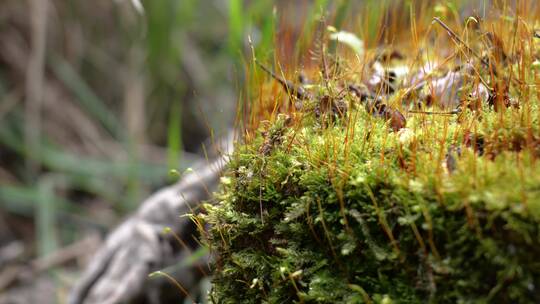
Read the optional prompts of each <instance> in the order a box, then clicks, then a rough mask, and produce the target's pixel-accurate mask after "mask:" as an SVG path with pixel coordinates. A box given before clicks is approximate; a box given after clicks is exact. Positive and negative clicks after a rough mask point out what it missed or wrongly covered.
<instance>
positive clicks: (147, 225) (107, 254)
mask: <svg viewBox="0 0 540 304" xmlns="http://www.w3.org/2000/svg"><path fill="white" fill-rule="evenodd" d="M231 149H232V132H231V135H230V136H229V138H228V139H227V140H226V141H225V144H224V145H223V150H222V151H221V153H220V154H221V156H218V157H216V158H215V159H214V160H213V161H210V162H205V163H204V164H199V165H198V166H195V168H194V170H193V172H191V173H189V174H187V175H185V176H184V177H183V178H182V179H181V180H180V181H179V182H178V183H176V184H174V185H172V186H169V187H166V188H164V189H162V190H160V191H158V192H157V193H155V194H154V195H152V196H150V197H149V198H148V199H147V200H146V201H144V202H143V203H142V205H141V206H140V208H139V209H138V210H137V212H135V213H134V214H133V215H132V216H130V217H129V218H128V219H127V220H126V221H124V222H123V223H122V224H120V226H118V227H117V228H116V229H115V230H114V231H113V232H112V233H111V234H110V235H109V236H108V238H107V240H106V241H105V243H104V245H103V246H102V248H101V249H100V250H99V251H98V253H97V254H96V255H95V257H94V258H93V259H92V261H91V262H90V264H89V266H88V268H87V269H86V271H85V272H84V274H83V276H82V277H81V279H80V280H79V282H77V284H76V286H75V288H74V289H73V290H72V293H71V295H70V298H69V303H70V304H82V303H120V302H122V303H133V302H134V301H140V300H141V298H143V300H142V301H143V302H147V303H148V302H149V303H158V302H161V301H162V299H163V296H164V295H163V294H162V292H161V291H160V285H161V286H163V284H164V283H165V282H166V281H167V280H166V279H165V278H161V279H159V278H158V279H154V278H149V277H148V275H149V274H150V273H152V272H154V271H158V270H162V269H164V268H167V267H169V266H171V265H178V263H179V262H180V261H181V260H182V259H185V258H188V257H189V255H190V253H191V251H193V250H194V249H195V248H196V247H197V246H198V243H197V241H196V240H195V239H194V238H193V235H194V234H195V232H196V229H195V226H194V224H193V222H192V221H191V219H190V218H189V217H186V216H182V215H185V214H187V213H192V212H194V211H195V210H196V209H197V206H198V205H199V204H200V203H201V202H202V201H204V200H208V199H209V198H210V197H211V191H213V189H215V187H216V186H217V184H218V180H219V177H220V173H221V171H222V170H223V168H224V165H225V164H226V163H227V159H228V154H229V153H230V152H231ZM165 228H170V229H171V230H172V231H173V232H175V233H176V234H177V235H178V236H179V237H180V238H182V239H183V242H185V243H186V244H187V247H184V246H179V244H178V242H177V240H175V238H174V237H170V235H171V234H167V235H165V234H164V232H163V231H164V229H165ZM203 268H206V270H204V269H203ZM207 268H208V264H207V263H206V262H204V263H202V265H201V264H198V265H192V266H189V267H185V268H181V269H177V270H176V271H175V273H169V274H170V275H172V276H173V277H174V278H175V279H176V280H177V281H178V283H179V284H180V285H181V286H182V287H183V288H184V289H186V290H187V291H189V290H190V289H192V288H193V287H194V286H196V284H197V283H198V281H199V280H200V279H201V278H202V277H204V276H205V275H206V273H208V269H207ZM201 269H202V270H201ZM170 288H171V286H170V285H169V289H170ZM172 288H173V289H174V288H175V287H172ZM175 296H176V299H177V300H179V299H181V293H180V292H179V291H176V294H175Z"/></svg>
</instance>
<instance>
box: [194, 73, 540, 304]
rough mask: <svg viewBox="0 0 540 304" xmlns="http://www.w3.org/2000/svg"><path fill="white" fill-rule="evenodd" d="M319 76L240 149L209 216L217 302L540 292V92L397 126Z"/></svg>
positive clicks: (521, 298)
mask: <svg viewBox="0 0 540 304" xmlns="http://www.w3.org/2000/svg"><path fill="white" fill-rule="evenodd" d="M484 76H486V75H484ZM486 78H487V77H486ZM314 86H315V87H316V89H318V90H319V91H320V92H319V94H318V96H323V97H316V98H314V99H313V100H311V101H307V102H306V103H305V104H304V107H303V110H302V111H298V112H292V113H289V116H290V118H289V116H286V115H283V114H280V115H277V117H275V119H274V121H273V122H272V123H270V125H269V127H268V128H266V129H265V128H261V130H259V131H260V132H259V133H258V134H260V135H258V136H255V138H253V139H252V140H250V141H249V142H248V143H245V144H243V145H240V146H239V147H238V148H237V149H236V151H235V153H234V155H232V157H231V162H230V165H229V168H228V170H227V172H226V174H225V176H224V178H223V182H222V186H221V190H220V192H219V194H218V196H217V197H218V201H219V202H217V203H216V204H208V205H207V206H206V208H207V210H208V212H207V214H205V215H201V217H200V219H201V220H202V221H204V222H205V223H207V224H209V227H210V230H209V232H208V234H207V239H206V241H207V244H208V246H209V247H210V248H211V250H212V251H213V252H214V253H215V255H216V262H215V268H216V271H215V274H214V279H213V289H212V292H211V298H212V299H213V300H214V301H215V302H217V303H290V302H303V303H425V302H430V303H488V302H489V303H492V302H496V303H538V302H540V291H539V288H540V260H539V259H538V258H537V257H538V256H540V174H539V173H538V172H540V161H539V156H540V121H539V118H540V112H539V107H538V105H539V103H538V100H537V99H535V98H531V97H530V96H529V97H526V98H525V97H522V96H520V95H519V94H517V95H518V96H517V101H518V102H519V103H520V106H519V107H509V108H505V109H500V110H499V111H495V110H494V109H493V108H492V107H489V106H488V105H487V104H484V105H482V106H481V107H480V108H476V109H475V110H474V111H472V110H470V109H468V108H466V109H464V110H463V111H462V112H461V113H460V114H459V115H454V116H446V115H407V124H406V128H405V129H401V130H400V131H392V128H394V126H390V125H391V124H392V122H391V121H385V119H381V118H377V117H374V116H373V115H372V114H371V113H369V112H368V111H367V110H366V108H365V107H364V106H359V105H361V102H360V101H359V100H358V99H357V98H356V97H355V96H353V95H351V94H348V95H346V96H345V97H343V98H342V99H340V100H339V101H340V102H341V104H340V107H341V108H340V109H339V110H338V111H334V110H333V108H332V110H331V111H329V112H326V113H325V112H324V108H325V107H326V108H330V107H329V106H328V102H329V101H328V98H324V96H327V95H331V94H330V92H331V91H332V87H334V91H336V92H337V91H339V86H340V84H339V83H338V82H337V81H336V83H330V84H329V85H322V84H321V85H318V86H317V85H314ZM462 89H463V90H471V88H465V87H464V88H462ZM466 93H467V92H464V95H465V96H466ZM396 96H397V97H399V92H398V93H396V94H394V95H393V96H390V97H389V98H388V100H392V98H394V97H395V98H396V99H399V98H397V97H396ZM335 98H337V97H335ZM323 102H325V103H327V105H322V103H323ZM344 104H346V105H348V106H346V107H345V108H344V107H343V105H344ZM341 109H346V111H342V110H341Z"/></svg>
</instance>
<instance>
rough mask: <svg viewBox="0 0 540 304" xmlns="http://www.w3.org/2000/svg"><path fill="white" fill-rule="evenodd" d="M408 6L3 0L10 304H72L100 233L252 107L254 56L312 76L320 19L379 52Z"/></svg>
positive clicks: (2, 172) (3, 228)
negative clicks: (241, 107)
mask: <svg viewBox="0 0 540 304" xmlns="http://www.w3.org/2000/svg"><path fill="white" fill-rule="evenodd" d="M409 2H411V1H408V2H407V1H382V2H381V1H340V0H336V1H328V0H298V1H289V0H274V1H255V0H252V1H248V0H245V1H242V0H159V1H150V0H147V1H144V0H143V1H139V0H96V1H65V0H2V1H1V2H0V303H3V302H2V301H3V300H2V299H4V301H7V300H5V299H6V298H3V296H2V294H4V296H5V295H7V294H8V293H9V294H11V295H12V296H13V294H15V295H17V294H20V295H21V296H22V295H24V294H25V293H28V292H30V293H36V292H37V293H43V295H44V299H51V303H55V302H62V301H63V300H62V299H65V296H66V293H67V292H68V290H69V288H70V286H71V284H72V283H73V281H74V279H75V278H76V277H77V274H78V273H79V272H80V271H81V267H83V266H84V265H85V263H86V262H87V261H88V259H89V257H90V256H91V253H92V252H94V250H95V249H96V248H97V247H98V246H99V244H100V242H101V240H102V239H103V236H104V235H105V234H106V233H107V232H108V231H110V229H111V228H113V227H114V226H115V225H117V224H118V223H119V222H120V221H121V220H122V218H124V217H125V216H126V215H128V214H129V212H131V211H133V210H134V209H135V208H137V206H138V205H139V203H140V202H141V201H142V200H143V199H144V198H146V197H147V196H148V195H149V194H150V193H152V192H153V191H155V190H156V189H159V188H160V187H162V186H164V185H167V184H168V183H171V182H174V180H175V178H176V177H175V176H171V174H170V173H169V172H170V170H171V169H175V170H177V171H178V172H182V171H183V170H185V169H186V168H188V167H190V165H191V164H193V162H195V161H197V160H201V159H204V158H205V151H204V149H202V144H203V143H204V142H205V141H208V140H209V139H211V138H216V137H219V136H221V135H223V134H224V133H225V132H226V131H227V130H228V129H229V128H232V127H233V126H234V125H235V122H238V118H237V112H238V111H237V104H238V103H241V104H245V103H248V102H249V100H250V98H249V97H250V95H249V93H247V92H249V89H246V88H249V86H250V85H253V84H252V83H250V81H252V80H253V79H254V78H253V77H252V76H253V73H255V72H254V70H253V69H252V68H250V67H249V65H248V64H246V58H249V56H246V55H251V54H252V51H253V52H254V53H255V54H256V56H257V58H258V59H259V60H261V61H262V62H268V63H269V65H271V64H272V62H273V61H274V60H276V61H279V62H280V65H281V66H283V67H284V68H285V69H286V68H287V67H292V68H290V70H291V71H292V70H294V67H298V66H301V67H305V68H308V67H309V65H310V64H312V63H310V62H309V58H310V56H309V55H307V56H306V54H308V53H307V50H309V49H310V47H311V46H312V42H313V40H314V39H313V37H314V36H315V35H317V29H319V30H320V28H319V27H318V23H319V20H320V16H321V12H322V11H323V10H324V11H325V12H327V15H328V17H329V19H331V20H332V25H333V26H335V27H336V28H345V29H346V28H354V30H355V31H356V32H357V33H358V34H359V36H360V37H361V38H362V39H363V40H364V42H365V43H366V46H367V47H371V46H376V45H377V44H378V43H380V42H381V39H383V38H384V39H391V37H388V35H386V36H385V35H380V33H378V32H377V31H376V30H375V29H377V28H380V25H381V24H387V25H388V27H387V29H389V31H388V33H394V32H397V31H396V30H395V28H396V27H397V26H398V25H400V24H409V21H408V20H409V16H410V15H409V12H408V9H407V5H408V4H409ZM413 2H418V3H419V4H418V5H417V6H416V9H417V10H418V12H424V13H425V11H427V10H428V9H432V8H429V7H428V5H429V3H427V2H428V1H413ZM422 2H423V4H420V3H422ZM447 2H448V4H445V5H444V6H441V7H442V9H447V10H448V12H449V14H454V13H457V12H458V9H457V8H458V7H462V6H463V5H462V4H463V3H466V2H467V1H447ZM445 3H446V2H445ZM474 5H475V9H477V10H480V11H481V10H482V7H485V6H486V1H476V2H475V4H474ZM488 5H489V4H488ZM367 12H369V13H367ZM424 13H422V14H420V15H421V16H423V15H425V16H427V17H428V18H430V17H429V16H431V15H430V14H424ZM357 16H364V18H363V19H361V20H360V19H359V18H358V17H357ZM359 25H362V26H361V27H359ZM358 28H360V30H359V31H358V30H357V29H358ZM248 37H250V38H249V39H248ZM251 46H253V50H251ZM306 58H307V59H306ZM315 65H316V64H315ZM256 79H259V81H262V80H263V79H262V77H258V78H256ZM43 303H46V302H43Z"/></svg>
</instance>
